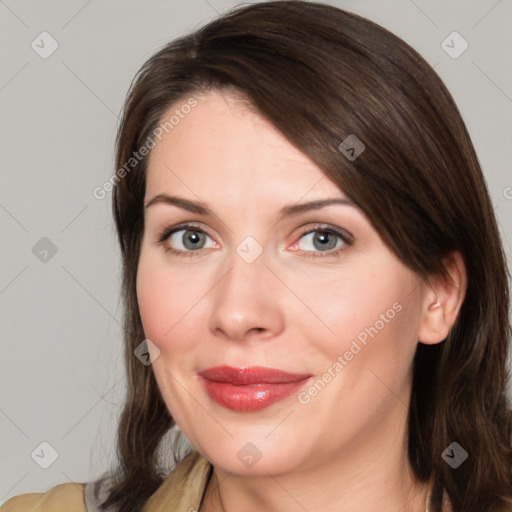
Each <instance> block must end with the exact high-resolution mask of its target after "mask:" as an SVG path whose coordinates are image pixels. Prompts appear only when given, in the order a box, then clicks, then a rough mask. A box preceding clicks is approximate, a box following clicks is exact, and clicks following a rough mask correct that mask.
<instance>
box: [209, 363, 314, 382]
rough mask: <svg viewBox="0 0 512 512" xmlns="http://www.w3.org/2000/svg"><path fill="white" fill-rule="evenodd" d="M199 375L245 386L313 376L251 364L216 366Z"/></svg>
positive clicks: (215, 380) (292, 380) (290, 380)
mask: <svg viewBox="0 0 512 512" xmlns="http://www.w3.org/2000/svg"><path fill="white" fill-rule="evenodd" d="M199 375H201V376H202V377H204V378H205V379H208V380H211V381H213V382H224V383H228V384H233V385H234V386H244V385H247V384H288V383H290V382H297V381H300V380H304V379H305V378H307V377H310V376H311V375H310V374H295V373H288V372H285V371H283V370H276V369H274V368H267V367H265V366H249V367H247V368H233V367H232V366H215V367H213V368H207V369H206V370H203V371H201V372H199Z"/></svg>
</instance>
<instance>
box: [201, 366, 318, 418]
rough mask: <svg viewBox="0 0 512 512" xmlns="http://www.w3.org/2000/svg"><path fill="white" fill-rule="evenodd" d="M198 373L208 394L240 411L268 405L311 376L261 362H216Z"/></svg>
mask: <svg viewBox="0 0 512 512" xmlns="http://www.w3.org/2000/svg"><path fill="white" fill-rule="evenodd" d="M198 373H199V375H200V377H201V381H202V383H203V385H204V388H205V390H206V392H207V393H208V396H209V397H210V398H211V399H212V400H214V401H215V402H217V403H218V404H219V405H221V406H223V407H225V408H227V409H231V410H233V411H237V412H255V411H259V410H261V409H265V408H266V407H269V406H270V405H272V404H274V403H275V402H278V401H280V400H283V399H285V398H287V397H288V396H290V395H291V394H293V393H295V392H297V391H299V389H300V388H301V387H303V386H304V385H305V383H306V382H307V381H308V380H309V379H310V378H311V377H312V375H310V374H294V373H288V372H285V371H283V370H276V369H274V368H266V367H262V366H251V367H248V368H233V367H231V366H216V367H214V368H207V369H206V370H202V371H200V372H198Z"/></svg>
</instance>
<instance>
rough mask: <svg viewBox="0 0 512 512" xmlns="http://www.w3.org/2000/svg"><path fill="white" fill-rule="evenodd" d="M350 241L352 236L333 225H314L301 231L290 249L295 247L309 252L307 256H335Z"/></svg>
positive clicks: (351, 241)
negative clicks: (297, 239)
mask: <svg viewBox="0 0 512 512" xmlns="http://www.w3.org/2000/svg"><path fill="white" fill-rule="evenodd" d="M352 243H353V238H352V236H351V235H350V234H349V233H348V232H345V231H344V230H343V231H342V230H339V229H335V228H333V227H315V228H313V229H310V230H308V231H306V232H305V233H303V234H302V235H301V237H300V238H299V241H298V242H297V243H295V244H294V246H293V249H292V250H295V249H296V248H297V249H299V250H301V251H304V252H308V253H311V254H308V255H307V256H312V257H316V256H335V255H337V254H339V253H340V252H341V251H343V250H344V249H345V248H346V247H347V246H349V245H352ZM322 253H324V254H322Z"/></svg>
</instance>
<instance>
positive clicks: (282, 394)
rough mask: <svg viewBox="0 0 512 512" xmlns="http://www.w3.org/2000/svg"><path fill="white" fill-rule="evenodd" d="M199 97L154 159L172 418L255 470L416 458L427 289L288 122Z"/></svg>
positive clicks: (148, 245) (149, 305)
mask: <svg viewBox="0 0 512 512" xmlns="http://www.w3.org/2000/svg"><path fill="white" fill-rule="evenodd" d="M196 98H197V100H198V102H197V105H196V106H195V107H193V108H190V109H188V108H186V109H181V110H180V105H181V104H183V105H184V104H186V103H187V100H186V99H185V100H183V103H180V104H178V105H177V106H176V105H175V106H173V108H172V109H170V110H169V115H168V116H165V119H168V118H169V117H170V116H171V115H172V114H173V113H174V112H175V110H176V109H178V110H179V111H180V112H185V111H187V112H189V113H187V114H186V115H185V114H182V115H181V116H180V117H179V122H178V123H176V124H175V125H174V127H173V129H172V130H169V132H168V133H166V134H164V136H163V137H162V139H161V141H160V142H158V144H157V145H156V147H155V148H154V149H153V150H152V152H151V155H150V161H149V167H148V175H147V187H146V197H145V205H147V206H146V208H145V226H144V236H143V242H142V248H141V254H140V263H139V268H138V275H137V294H138V301H139V306H140V312H141V316H142V321H143V325H144V331H145V335H146V338H147V339H149V340H150V341H151V343H149V345H150V348H151V353H152V355H153V357H155V358H154V361H153V363H152V367H153V371H154V374H155V376H156V379H157V382H158V385H159V388H160V390H161V393H162V396H163V399H164V401H165V403H166V405H167V407H168V409H169V411H170V412H171V414H172V416H173V417H174V418H175V420H176V422H177V424H178V426H179V427H180V428H181V430H182V431H183V433H184V434H185V435H186V436H187V438H188V439H189V440H190V441H191V443H192V444H193V445H194V447H195V448H196V449H197V450H198V451H199V452H200V453H201V454H202V455H203V456H204V457H206V458H207V459H208V460H210V461H211V462H212V463H213V464H214V465H215V466H216V467H218V468H222V469H224V470H226V471H230V472H234V473H239V474H244V473H246V474H248V473H251V474H266V472H267V471H268V472H271V473H272V474H279V473H282V472H286V471H292V470H293V471H298V470H300V469H306V468H311V467H313V466H318V465H325V464H326V463H328V462H329V461H336V460H338V461H343V460H344V461H346V460H348V458H349V457H351V456H354V455H355V453H358V452H360V451H361V450H367V454H368V457H373V458H375V457H376V453H377V452H378V448H379V447H382V445H383V444H384V445H386V446H391V445H393V446H396V447H397V448H399V449H402V444H401V442H402V439H403V437H404V435H405V431H404V427H405V424H406V418H407V406H408V403H409V393H410V383H411V375H412V373H411V367H412V359H413V357H414V353H415V349H416V346H417V343H418V329H419V325H420V323H421V316H422V304H423V302H424V300H425V285H424V284H423V282H422V281H421V280H420V279H419V277H418V276H417V275H416V274H415V273H414V272H412V271H411V270H409V269H408V268H407V267H405V266H404V265H403V264H402V263H401V262H400V261H399V260H398V259H397V258H396V256H395V255H394V254H393V253H392V252H391V251H390V250H389V249H388V248H387V247H386V246H385V245H384V243H383V242H382V240H381V239H380V237H379V235H378V234H377V232H376V231H375V230H374V228H373V227H372V226H371V224H370V223H369V221H368V220H367V218H366V217H365V215H364V214H363V212H362V211H361V210H359V209H358V208H357V207H355V206H354V205H352V204H351V203H350V201H348V199H347V197H346V196H345V195H344V194H343V192H342V191H340V190H339V189H338V187H337V186H336V185H335V184H334V183H333V182H331V181H330V180H329V179H328V178H327V177H326V176H325V175H324V174H323V172H322V171H321V170H320V169H319V168H318V167H317V166H316V165H315V164H314V163H313V162H312V161H311V160H310V159H309V158H308V157H306V156H305V155H304V154H303V153H302V152H301V151H299V150H298V149H297V148H296V147H294V146H292V145H291V144H290V143H289V142H288V141H287V140H286V139H285V138H284V137H283V136H282V135H281V134H280V133H279V132H278V131H276V129H274V128H273V127H272V125H270V124H269V123H268V122H266V121H265V120H264V119H263V118H261V117H260V116H258V115H256V114H254V113H253V112H250V111H249V110H248V109H247V108H246V107H245V106H244V105H243V104H242V103H240V102H239V101H237V100H236V98H235V97H234V96H232V94H231V93H228V92H224V93H221V92H218V91H215V92H209V93H205V94H204V95H202V96H201V97H198V96H196ZM340 158H344V157H343V156H342V155H341V154H340ZM166 196H172V197H174V198H179V199H180V201H181V204H182V206H181V207H180V206H179V205H178V204H177V202H176V201H173V200H171V199H167V200H164V199H162V198H165V197H166ZM158 197H159V198H160V200H159V199H156V200H155V198H158ZM327 200H328V201H332V200H336V201H337V202H331V203H326V204H325V205H324V206H323V207H318V204H317V207H316V208H313V207H311V205H310V203H311V202H315V201H327ZM149 203H151V204H149ZM183 205H187V207H183ZM302 205H305V206H302ZM308 205H310V206H308ZM184 225H187V226H188V227H184ZM170 230H173V231H174V233H172V234H169V231H170ZM337 232H339V234H337ZM162 233H164V235H165V236H162V237H161V239H162V240H161V242H160V241H159V238H158V237H159V236H160V235H161V234H162ZM141 341H142V340H141ZM157 349H158V350H157ZM226 367H229V368H226ZM254 367H257V368H254ZM247 369H249V370H247ZM272 370H275V371H272ZM282 372H286V373H282ZM393 443H394V444H393Z"/></svg>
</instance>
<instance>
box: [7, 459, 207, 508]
mask: <svg viewBox="0 0 512 512" xmlns="http://www.w3.org/2000/svg"><path fill="white" fill-rule="evenodd" d="M211 470H212V465H211V464H210V463H209V462H208V461H207V460H206V459H204V458H203V457H201V456H200V455H199V454H198V453H197V452H196V451H193V452H192V453H190V454H189V455H188V456H187V457H185V458H184V459H183V460H182V461H181V462H180V463H179V464H178V465H177V466H176V467H175V468H174V470H173V471H171V473H170V474H169V476H168V477H167V478H166V479H165V480H164V481H163V482H162V484H161V485H160V487H159V488H158V489H157V490H156V492H155V493H154V494H153V495H152V496H151V498H149V500H148V502H147V503H146V505H145V506H144V508H143V511H144V512H171V511H172V510H183V511H184V512H186V511H188V510H190V509H195V510H199V506H200V504H201V500H202V498H203V494H204V491H205V489H206V486H207V484H208V480H209V477H210V475H211ZM89 489H91V490H92V487H91V486H90V485H88V484H87V485H86V484H84V483H74V482H70V483H66V484H60V485H56V486H55V487H52V488H51V489H50V490H48V491H46V492H40V493H30V494H21V495H19V496H15V497H13V498H11V499H9V500H7V501H6V502H5V503H4V504H3V506H2V507H0V512H93V511H95V510H98V509H97V508H96V507H97V504H98V502H97V500H95V498H94V496H93V494H92V492H88V490H89Z"/></svg>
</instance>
